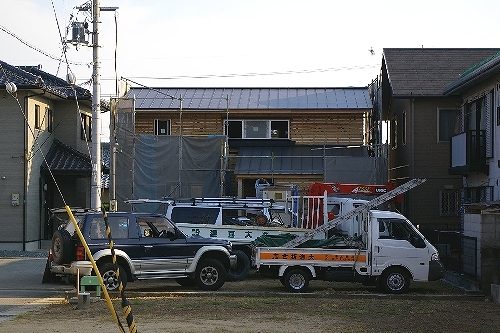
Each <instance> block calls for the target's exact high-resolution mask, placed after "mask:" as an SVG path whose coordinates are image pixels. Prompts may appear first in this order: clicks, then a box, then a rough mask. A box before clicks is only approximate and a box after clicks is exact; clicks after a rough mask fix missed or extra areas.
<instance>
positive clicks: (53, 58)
mask: <svg viewBox="0 0 500 333" xmlns="http://www.w3.org/2000/svg"><path fill="white" fill-rule="evenodd" d="M0 30H2V31H3V32H5V33H6V34H8V35H10V36H12V37H14V38H15V39H17V40H18V41H20V42H21V43H22V44H24V45H25V46H27V47H29V48H30V49H32V50H34V51H36V52H38V53H41V54H43V55H44V56H46V57H48V58H50V59H52V60H56V61H61V59H60V58H58V57H56V56H54V55H52V54H50V53H48V52H46V51H44V50H42V49H40V48H38V47H36V46H34V45H31V44H30V43H28V42H26V41H25V40H23V39H22V38H21V37H19V36H17V35H16V34H15V33H13V32H12V31H10V30H9V29H7V28H6V27H4V26H3V25H1V24H0ZM66 63H67V64H71V65H78V66H88V65H89V64H88V63H84V62H75V61H67V60H66Z"/></svg>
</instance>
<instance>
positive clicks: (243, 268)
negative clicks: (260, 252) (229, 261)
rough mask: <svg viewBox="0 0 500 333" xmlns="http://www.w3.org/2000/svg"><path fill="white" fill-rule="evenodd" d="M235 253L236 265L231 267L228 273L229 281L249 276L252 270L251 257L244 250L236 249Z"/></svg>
mask: <svg viewBox="0 0 500 333" xmlns="http://www.w3.org/2000/svg"><path fill="white" fill-rule="evenodd" d="M233 254H234V255H236V259H237V260H236V267H235V268H234V269H230V270H229V272H228V273H227V279H228V280H229V281H241V280H244V279H246V278H247V276H248V273H249V272H250V258H248V256H247V254H246V253H245V252H244V251H242V250H234V251H233Z"/></svg>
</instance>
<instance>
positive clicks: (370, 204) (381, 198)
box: [282, 178, 426, 247]
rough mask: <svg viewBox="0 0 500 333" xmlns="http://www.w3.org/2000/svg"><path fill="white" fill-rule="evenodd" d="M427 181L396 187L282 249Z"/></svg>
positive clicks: (414, 181)
mask: <svg viewBox="0 0 500 333" xmlns="http://www.w3.org/2000/svg"><path fill="white" fill-rule="evenodd" d="M425 181H426V179H425V178H415V179H412V180H410V181H409V182H407V183H404V184H403V185H401V186H398V187H396V188H395V189H394V190H392V191H389V192H387V193H385V194H382V195H381V196H379V197H377V198H375V199H373V200H370V201H368V202H367V203H366V204H364V205H362V206H359V207H357V208H355V209H353V210H351V211H349V212H347V213H345V214H342V215H340V216H339V217H337V218H334V219H333V220H331V221H329V222H327V223H325V224H323V225H321V226H319V227H318V228H316V229H314V230H311V231H307V232H306V233H305V234H304V235H303V236H300V237H296V238H294V239H292V240H291V241H289V242H288V243H286V244H284V245H283V246H282V247H296V246H298V245H300V244H302V243H304V242H305V241H307V240H309V239H312V238H313V237H314V236H315V235H317V234H319V233H322V232H326V231H328V230H330V229H332V228H334V227H335V226H337V225H338V224H340V223H342V222H345V221H348V220H350V219H351V218H353V217H355V216H356V215H358V214H360V213H363V212H367V211H369V210H370V209H372V208H375V207H377V206H379V205H381V204H383V203H384V202H386V201H389V200H391V199H392V198H394V197H397V196H398V195H400V194H403V193H405V192H407V191H409V190H411V189H412V188H414V187H416V186H419V185H421V184H423V183H424V182H425Z"/></svg>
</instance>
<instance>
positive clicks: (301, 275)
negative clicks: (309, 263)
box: [280, 268, 311, 293]
mask: <svg viewBox="0 0 500 333" xmlns="http://www.w3.org/2000/svg"><path fill="white" fill-rule="evenodd" d="M310 279H311V278H310V276H309V273H308V272H306V271H305V270H303V269H301V268H290V269H288V270H287V271H286V272H285V274H284V275H283V281H281V279H280V281H281V283H283V285H284V286H285V287H286V289H288V290H289V291H291V292H294V293H300V292H303V291H304V290H306V289H307V287H308V286H309V280H310Z"/></svg>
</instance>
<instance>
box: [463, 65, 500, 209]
mask: <svg viewBox="0 0 500 333" xmlns="http://www.w3.org/2000/svg"><path fill="white" fill-rule="evenodd" d="M492 90H493V91H494V93H493V117H492V119H491V122H492V124H491V125H492V129H493V157H492V158H489V159H487V163H488V166H489V174H488V175H486V174H469V175H467V177H465V178H464V184H465V185H466V186H469V187H475V186H492V187H493V200H495V201H496V200H500V164H499V163H500V162H499V161H500V125H498V124H499V120H498V116H499V114H498V111H497V109H498V108H499V107H500V74H498V75H496V76H494V77H492V78H490V79H489V80H487V81H484V82H482V83H481V84H478V85H476V86H474V87H472V88H470V89H469V90H467V91H466V92H465V93H464V94H463V95H462V96H463V102H464V103H467V102H470V101H473V100H474V99H477V98H478V97H480V96H481V95H484V94H485V93H488V92H490V91H492Z"/></svg>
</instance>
